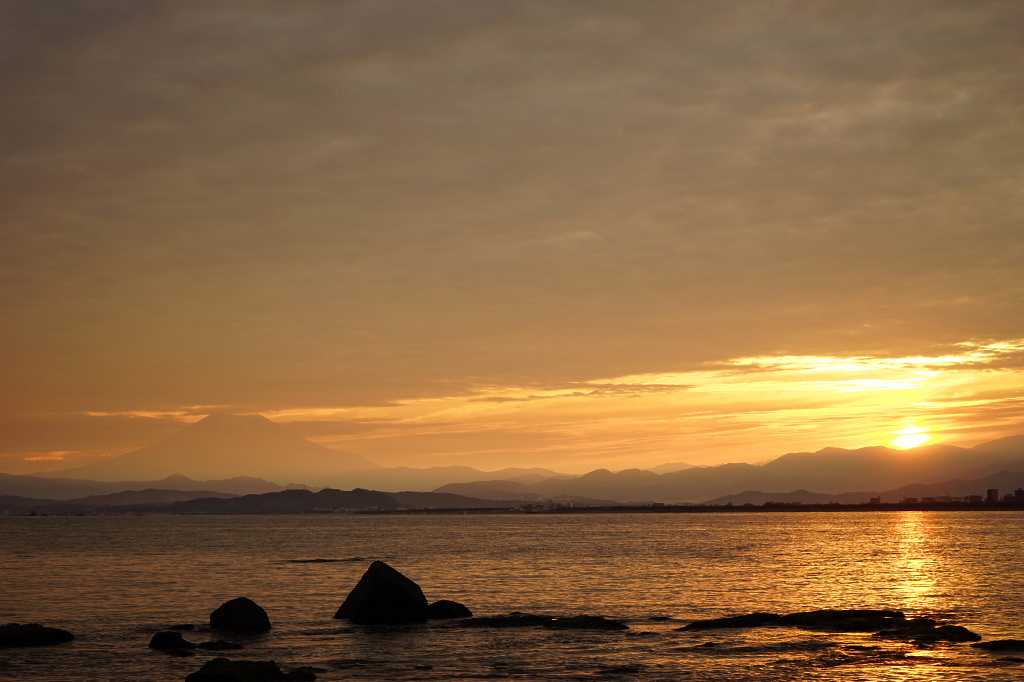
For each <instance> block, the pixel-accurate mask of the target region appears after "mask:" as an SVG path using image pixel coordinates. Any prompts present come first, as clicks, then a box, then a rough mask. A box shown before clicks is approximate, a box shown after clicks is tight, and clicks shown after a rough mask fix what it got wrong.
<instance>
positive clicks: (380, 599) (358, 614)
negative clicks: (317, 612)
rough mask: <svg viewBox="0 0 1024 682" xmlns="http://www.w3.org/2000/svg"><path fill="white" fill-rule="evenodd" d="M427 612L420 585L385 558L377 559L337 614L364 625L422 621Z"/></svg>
mask: <svg viewBox="0 0 1024 682" xmlns="http://www.w3.org/2000/svg"><path fill="white" fill-rule="evenodd" d="M427 614H428V605H427V598H426V597H424V596H423V590H421V589H420V586H419V585H417V584H416V583H414V582H413V581H412V580H409V578H406V577H405V576H404V575H402V574H401V573H399V572H398V571H396V570H395V569H393V568H391V567H390V566H388V565H387V564H386V563H384V562H383V561H374V562H373V563H372V564H370V567H369V568H368V569H366V573H364V574H363V577H362V578H360V579H359V582H358V583H356V586H355V587H353V588H352V591H351V592H349V594H348V596H347V597H345V601H344V602H342V604H341V607H340V608H339V609H338V612H337V613H335V614H334V617H335V618H348V619H349V620H350V621H352V622H353V623H358V624H360V625H387V624H399V623H422V622H424V621H425V620H427V617H428V616H427Z"/></svg>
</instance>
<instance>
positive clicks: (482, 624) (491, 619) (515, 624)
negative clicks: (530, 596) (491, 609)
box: [461, 612, 629, 630]
mask: <svg viewBox="0 0 1024 682" xmlns="http://www.w3.org/2000/svg"><path fill="white" fill-rule="evenodd" d="M461 624H462V625H465V626H468V627H477V628H524V627H543V628H549V629H552V630H628V629H629V626H628V625H626V624H625V623H623V622H622V621H618V620H611V619H610V618H605V617H604V616H589V615H579V616H570V617H554V616H539V615H536V614H532V613H519V612H513V613H510V614H508V615H507V616H486V617H483V618H469V619H467V620H464V621H462V623H461Z"/></svg>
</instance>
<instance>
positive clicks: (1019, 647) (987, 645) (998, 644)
mask: <svg viewBox="0 0 1024 682" xmlns="http://www.w3.org/2000/svg"><path fill="white" fill-rule="evenodd" d="M971 646H972V647H974V648H975V649H984V650H985V651H1024V639H993V640H992V641H990V642H976V643H974V644H972V645H971Z"/></svg>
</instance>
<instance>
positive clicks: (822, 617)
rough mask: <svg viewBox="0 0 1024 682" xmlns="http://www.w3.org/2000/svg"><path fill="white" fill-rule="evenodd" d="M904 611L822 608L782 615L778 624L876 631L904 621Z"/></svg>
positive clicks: (833, 629) (853, 630) (823, 628)
mask: <svg viewBox="0 0 1024 682" xmlns="http://www.w3.org/2000/svg"><path fill="white" fill-rule="evenodd" d="M904 619H905V616H904V615H903V612H902V611H890V610H886V609H820V610H817V611H801V612H798V613H790V614H787V615H785V616H782V617H781V618H780V619H779V621H778V625H788V626H795V627H799V628H803V629H805V630H820V631H826V632H874V631H877V630H881V629H883V628H887V627H893V626H898V625H899V624H900V623H903V622H904Z"/></svg>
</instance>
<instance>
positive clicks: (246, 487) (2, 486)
mask: <svg viewBox="0 0 1024 682" xmlns="http://www.w3.org/2000/svg"><path fill="white" fill-rule="evenodd" d="M299 487H301V485H300V484H289V485H287V486H284V485H279V484H277V483H271V482H270V481H264V480H263V479H262V478H253V477H251V476H236V477H235V478H226V479H220V480H212V481H194V480H192V479H191V478H188V477H187V476H182V475H180V474H174V475H171V476H168V477H167V478H164V479H161V480H159V481H90V480H86V479H76V478H44V477H42V476H20V475H17V474H0V495H18V496H22V497H29V498H36V499H45V498H52V499H55V500H73V499H76V498H83V497H88V496H91V495H108V494H111V493H119V492H122V491H125V490H147V489H152V490H174V491H182V492H192V491H209V492H213V493H217V494H221V493H226V494H231V495H250V494H255V493H271V492H279V491H281V490H286V489H288V488H299Z"/></svg>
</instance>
